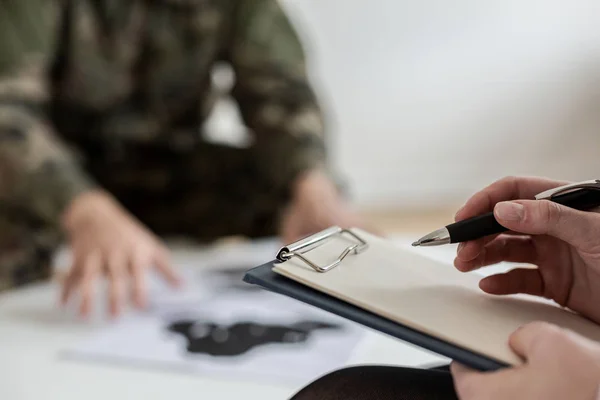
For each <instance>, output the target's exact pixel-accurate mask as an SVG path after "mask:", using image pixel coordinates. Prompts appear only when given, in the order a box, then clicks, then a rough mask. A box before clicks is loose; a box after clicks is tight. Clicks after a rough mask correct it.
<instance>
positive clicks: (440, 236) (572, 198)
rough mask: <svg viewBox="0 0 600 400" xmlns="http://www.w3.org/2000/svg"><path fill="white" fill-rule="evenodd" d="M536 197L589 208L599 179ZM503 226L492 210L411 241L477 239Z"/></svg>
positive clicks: (599, 194) (599, 196) (599, 193)
mask: <svg viewBox="0 0 600 400" xmlns="http://www.w3.org/2000/svg"><path fill="white" fill-rule="evenodd" d="M535 199H536V200H550V201H553V202H555V203H558V204H562V205H564V206H567V207H570V208H574V209H576V210H582V211H585V210H590V209H593V208H596V207H599V206H600V180H593V181H585V182H580V183H574V184H569V185H565V186H561V187H557V188H554V189H550V190H547V191H545V192H542V193H540V194H538V195H537V196H535ZM505 231H507V229H506V228H505V227H504V226H502V225H500V224H499V223H498V221H496V218H495V217H494V213H493V212H489V213H487V214H483V215H478V216H476V217H473V218H468V219H465V220H463V221H458V222H455V223H453V224H450V225H447V226H445V227H444V228H441V229H438V230H437V231H434V232H431V233H430V234H428V235H425V236H423V237H422V238H421V239H419V240H417V241H416V242H414V243H413V244H412V245H413V246H439V245H443V244H450V243H462V242H468V241H470V240H476V239H481V238H483V237H485V236H489V235H494V234H497V233H502V232H505Z"/></svg>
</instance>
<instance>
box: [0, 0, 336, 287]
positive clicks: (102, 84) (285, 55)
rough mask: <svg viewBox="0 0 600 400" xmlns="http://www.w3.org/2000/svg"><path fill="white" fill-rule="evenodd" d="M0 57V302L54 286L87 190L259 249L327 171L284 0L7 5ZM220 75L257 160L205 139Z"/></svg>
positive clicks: (1, 4)
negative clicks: (302, 180) (216, 70)
mask: <svg viewBox="0 0 600 400" xmlns="http://www.w3.org/2000/svg"><path fill="white" fill-rule="evenodd" d="M41 10H43V12H42V11H41ZM38 18H39V19H38ZM0 45H2V46H3V48H8V46H9V45H10V51H6V52H4V51H0V230H1V231H0V290H1V289H2V287H9V286H13V285H15V284H18V283H19V284H20V283H24V282H27V281H29V280H32V279H37V278H40V277H44V276H47V274H48V271H49V269H48V264H49V259H50V255H51V254H52V250H53V249H54V248H55V247H56V245H57V244H58V243H60V242H59V240H60V234H61V231H60V216H61V214H62V212H63V211H64V209H65V207H67V205H68V204H69V202H70V201H71V200H72V199H73V197H74V196H76V195H78V194H79V193H81V192H83V191H86V190H89V189H91V188H95V187H101V188H104V189H106V190H108V191H110V192H111V193H113V195H115V196H116V197H117V199H119V200H120V201H121V202H122V203H123V205H125V207H126V208H128V209H129V210H130V211H131V212H132V214H134V215H135V216H137V217H138V218H139V219H140V220H141V221H142V222H144V223H145V224H147V225H148V226H149V227H150V228H151V229H153V230H154V231H155V232H156V233H158V234H161V235H172V234H181V235H189V236H192V237H195V238H197V239H199V240H211V239H214V238H217V237H220V236H224V235H230V234H242V235H248V236H251V237H256V236H264V235H270V234H274V233H275V232H276V227H277V223H278V217H279V215H280V213H281V210H282V209H283V207H284V206H285V204H286V202H287V200H288V198H289V183H290V182H292V181H293V179H294V178H295V177H296V176H298V174H300V173H302V172H303V171H305V170H307V169H311V168H324V169H325V170H326V169H327V166H326V152H325V143H324V137H323V132H324V126H323V119H322V116H321V113H320V110H319V105H318V103H317V100H316V98H315V95H314V93H313V92H312V90H311V88H310V86H309V83H308V80H307V77H306V71H305V64H304V51H303V48H302V45H301V43H300V41H299V40H298V37H297V36H296V33H295V32H294V30H293V28H292V26H291V24H290V21H289V20H288V19H287V18H286V16H285V14H284V13H283V11H282V9H281V7H280V6H279V4H278V3H277V1H276V0H60V1H59V0H54V1H51V0H0ZM218 62H225V63H228V64H229V65H231V67H232V69H233V71H234V72H235V84H234V86H233V88H232V93H231V94H232V96H233V98H234V99H235V100H236V101H237V103H238V104H239V106H240V111H241V115H242V117H243V120H244V122H245V124H246V125H247V127H248V128H249V129H250V131H251V133H252V138H253V141H252V144H251V145H250V146H249V147H247V148H235V147H227V146H222V145H216V144H210V143H208V142H206V141H204V140H203V136H202V133H201V132H200V129H199V127H200V126H201V124H202V122H203V121H204V120H205V119H206V118H207V116H208V115H209V113H210V112H211V110H212V107H213V105H214V103H215V100H216V98H217V95H216V92H215V90H214V88H213V86H212V81H211V71H212V69H213V67H214V66H215V65H216V63H218Z"/></svg>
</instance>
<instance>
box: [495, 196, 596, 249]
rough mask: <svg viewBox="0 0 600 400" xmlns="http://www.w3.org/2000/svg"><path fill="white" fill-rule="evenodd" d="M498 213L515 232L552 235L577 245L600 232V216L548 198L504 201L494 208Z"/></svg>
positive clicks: (502, 221) (505, 224)
mask: <svg viewBox="0 0 600 400" xmlns="http://www.w3.org/2000/svg"><path fill="white" fill-rule="evenodd" d="M494 216H495V217H496V219H497V220H498V222H499V223H500V224H501V225H502V226H504V227H506V228H508V229H510V230H512V231H514V232H519V233H525V234H529V235H550V236H554V237H556V238H558V239H561V240H564V241H565V242H567V243H569V244H571V245H573V246H577V247H580V246H581V245H582V244H583V243H586V242H589V241H590V240H591V239H592V238H596V237H598V235H599V234H600V220H599V219H598V215H596V214H594V213H591V212H583V211H578V210H575V209H573V208H569V207H566V206H563V205H560V204H558V203H554V202H551V201H548V200H519V201H506V202H501V203H498V204H496V206H495V207H494Z"/></svg>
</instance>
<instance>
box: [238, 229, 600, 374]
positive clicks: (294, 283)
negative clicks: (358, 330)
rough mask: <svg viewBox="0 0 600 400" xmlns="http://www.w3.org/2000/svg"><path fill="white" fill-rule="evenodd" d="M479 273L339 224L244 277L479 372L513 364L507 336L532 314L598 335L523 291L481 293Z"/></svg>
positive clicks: (583, 322)
mask: <svg viewBox="0 0 600 400" xmlns="http://www.w3.org/2000/svg"><path fill="white" fill-rule="evenodd" d="M479 279H481V276H478V275H472V274H463V273H460V272H458V271H456V270H455V269H454V268H453V267H452V266H451V265H446V264H444V263H440V262H437V261H434V260H431V259H429V258H427V257H424V256H421V255H419V254H416V253H413V252H409V251H407V250H405V249H401V248H399V247H397V246H395V245H394V244H393V243H391V242H389V241H387V240H385V239H383V238H380V237H377V236H375V235H371V234H369V233H367V232H364V231H362V230H360V229H341V228H339V227H332V228H330V229H327V230H325V231H323V232H319V233H317V234H315V235H312V236H309V237H307V238H305V239H303V240H300V241H298V242H296V243H293V244H290V245H288V246H285V247H283V248H282V249H281V250H280V251H279V252H278V254H277V255H276V257H275V259H274V260H273V261H271V262H268V263H266V264H264V265H261V266H259V267H256V268H254V269H252V270H250V271H248V272H247V273H246V274H245V276H244V281H245V282H247V283H250V284H255V285H259V286H261V287H263V288H265V289H267V290H270V291H272V292H275V293H278V294H281V295H285V296H288V297H291V298H294V299H296V300H299V301H302V302H304V303H306V304H309V305H311V306H315V307H318V308H321V309H323V310H325V311H328V312H331V313H333V314H336V315H338V316H341V317H343V318H346V319H349V320H352V321H354V322H357V323H359V324H362V325H364V326H366V327H368V328H371V329H374V330H377V331H380V332H382V333H385V334H388V335H390V336H392V337H395V338H397V339H400V340H402V341H405V342H408V343H410V344H413V345H415V346H418V347H421V348H423V349H426V350H429V351H432V352H434V353H437V354H439V355H441V356H445V357H448V358H450V359H453V360H455V361H457V362H459V363H461V364H463V365H466V366H469V367H471V368H474V369H477V370H480V371H493V370H498V369H501V368H506V367H510V366H516V365H519V364H521V363H522V360H520V359H519V358H518V357H517V356H516V355H515V354H514V353H513V352H512V351H511V350H510V348H509V346H508V337H509V335H510V333H512V332H513V331H514V330H516V328H518V327H519V326H522V325H523V324H525V323H528V322H532V321H535V320H542V321H547V322H550V323H554V324H557V325H560V326H563V327H565V328H568V329H571V330H574V331H576V332H577V333H579V334H582V335H584V336H586V337H588V338H590V339H592V340H596V341H600V325H597V324H595V323H593V322H591V321H589V320H587V319H585V318H583V317H581V316H579V315H577V314H575V313H573V312H571V311H569V310H566V309H563V308H560V307H558V306H556V305H553V304H551V303H550V302H547V301H544V300H539V299H534V298H532V297H529V296H502V297H498V296H492V295H487V294H485V293H483V292H482V291H481V290H479V288H478V281H479ZM402 280H404V281H402ZM449 311H450V312H451V313H450V315H449V314H448V312H449ZM398 362H399V363H401V362H402V360H398Z"/></svg>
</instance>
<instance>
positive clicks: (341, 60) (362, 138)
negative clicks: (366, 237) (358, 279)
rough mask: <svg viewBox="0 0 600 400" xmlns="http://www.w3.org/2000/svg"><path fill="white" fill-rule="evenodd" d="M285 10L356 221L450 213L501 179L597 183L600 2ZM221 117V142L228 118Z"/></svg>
mask: <svg viewBox="0 0 600 400" xmlns="http://www.w3.org/2000/svg"><path fill="white" fill-rule="evenodd" d="M282 4H283V5H284V6H285V8H286V10H287V11H288V12H289V14H290V17H291V18H292V20H293V22H294V23H295V25H296V26H297V28H298V29H299V30H300V33H301V34H302V37H303V39H304V42H305V44H306V48H307V51H308V56H309V61H310V70H311V76H312V79H313V82H314V83H315V85H316V89H317V90H318V92H319V95H320V97H321V99H322V101H323V102H324V106H325V107H326V110H327V112H328V117H329V123H330V135H331V140H330V146H331V153H332V159H333V161H334V162H335V165H336V166H337V167H338V169H340V170H341V171H343V173H344V174H345V177H346V178H347V179H348V181H349V182H350V184H351V189H352V193H353V195H354V197H355V200H356V202H357V203H358V205H359V206H360V207H361V208H362V209H364V210H366V211H368V212H370V213H375V214H377V215H378V214H379V213H381V212H385V213H387V214H389V213H400V212H407V213H408V212H410V213H414V212H418V211H419V210H427V211H428V212H437V211H438V210H440V209H444V210H445V209H453V208H455V206H456V205H457V204H460V203H462V202H463V201H464V200H465V199H466V198H467V197H468V196H469V195H470V194H472V193H473V191H476V190H478V189H479V188H481V187H482V186H483V185H486V184H488V183H490V182H491V181H493V180H495V179H497V178H501V177H503V176H505V175H514V174H518V175H522V174H528V175H529V174H532V175H544V176H549V177H555V178H562V179H570V180H583V179H593V178H595V177H597V176H598V171H599V169H600V159H599V158H598V156H597V155H598V151H599V149H600V113H599V112H598V111H600V101H599V100H600V29H599V28H598V26H600V25H599V23H600V3H598V2H595V1H588V0H577V1H571V2H564V1H559V0H544V1H541V0H539V1H538V0H506V1H502V2H481V1H478V0H456V1H454V2H452V5H450V4H449V3H448V2H446V1H442V0H422V1H398V0H377V1H371V2H366V1H364V0H344V1H321V0H282ZM217 112H218V113H219V115H220V118H221V117H223V116H226V115H229V117H228V119H229V122H225V121H221V122H220V124H221V125H222V126H226V127H227V128H228V129H230V130H231V129H232V128H231V126H232V123H231V121H233V120H235V119H236V115H235V109H234V108H233V106H231V105H229V106H227V105H222V106H221V107H219V108H218V110H217ZM225 119H226V120H227V117H225ZM228 124H229V125H228ZM224 130H225V131H226V130H227V129H224Z"/></svg>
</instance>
